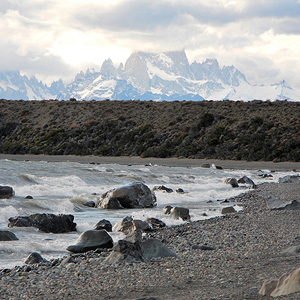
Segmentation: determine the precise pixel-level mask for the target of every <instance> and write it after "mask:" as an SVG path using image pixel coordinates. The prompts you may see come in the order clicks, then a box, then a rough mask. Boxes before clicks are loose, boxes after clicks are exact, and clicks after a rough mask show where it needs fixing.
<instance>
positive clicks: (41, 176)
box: [0, 160, 290, 268]
mask: <svg viewBox="0 0 300 300" xmlns="http://www.w3.org/2000/svg"><path fill="white" fill-rule="evenodd" d="M287 174H290V173H289V172H278V173H272V175H273V177H272V178H267V179H263V178H261V177H259V176H258V175H257V171H247V170H217V169H215V168H209V169H206V168H201V167H195V168H184V167H164V166H157V165H154V166H151V165H150V166H144V165H139V166H136V165H135V166H126V165H117V164H99V165H98V164H81V163H74V162H59V163H58V162H46V161H41V162H36V161H10V160H0V185H8V186H11V187H13V189H14V191H15V196H14V197H13V198H10V199H0V230H10V231H12V232H14V233H15V234H16V236H17V237H18V238H19V240H18V241H9V242H1V241H0V268H11V267H14V266H15V265H22V264H24V260H25V258H26V257H27V256H28V255H29V254H30V253H32V252H35V251H37V252H39V253H41V254H42V256H43V257H44V258H46V259H50V258H54V257H60V256H63V255H66V254H67V251H66V250H65V249H66V248H67V246H68V245H70V244H73V243H74V241H75V240H76V239H77V237H78V236H79V234H80V233H82V232H84V231H86V230H89V229H93V227H94V226H95V224H96V223H97V222H98V221H99V220H101V219H108V220H110V221H111V223H112V224H114V223H116V222H117V221H119V220H120V219H121V218H123V217H125V216H133V217H134V218H136V219H142V220H144V219H146V218H147V217H156V218H159V219H161V220H163V221H164V222H165V223H166V224H167V225H168V226H172V225H176V224H179V223H182V221H175V220H171V219H170V218H169V217H168V216H166V215H163V213H162V209H163V207H164V206H166V205H172V206H183V207H187V208H189V209H190V215H191V219H192V221H195V220H201V219H206V218H210V217H214V216H218V215H220V212H221V209H222V208H223V207H224V206H225V205H226V204H222V203H221V201H220V200H224V199H226V198H229V197H232V196H236V195H238V194H240V193H244V192H245V191H247V189H245V188H246V187H240V188H237V189H233V188H232V187H231V186H230V185H228V184H225V183H224V180H225V179H226V178H228V177H235V178H240V177H242V176H244V175H246V176H248V177H250V178H251V179H252V180H253V181H254V182H255V183H257V184H258V183H262V182H265V181H268V182H278V178H279V177H282V176H284V175H287ZM133 182H143V183H145V184H146V185H147V186H148V187H149V188H150V189H152V188H153V187H154V186H157V185H165V186H167V187H169V188H172V189H173V190H174V191H175V190H176V189H177V188H182V189H183V190H184V191H185V193H184V194H178V193H176V192H173V193H165V192H162V191H157V192H155V194H156V197H157V207H155V208H151V209H124V210H105V209H98V208H89V207H86V206H84V205H83V203H85V202H87V201H90V200H92V201H97V199H98V197H99V195H101V194H102V193H104V192H106V191H107V190H110V189H112V188H116V187H120V186H123V185H126V184H130V183H133ZM28 195H30V196H32V197H33V199H25V198H26V196H28ZM209 200H211V201H209ZM237 209H240V207H237ZM34 213H54V214H72V215H74V217H75V220H74V222H76V223H77V232H73V233H65V234H51V233H43V232H39V231H38V230H37V229H35V228H7V224H8V218H10V217H14V216H27V215H30V214H34ZM204 213H205V214H206V215H207V216H203V214H204ZM112 237H113V239H115V240H116V239H118V238H119V237H120V234H118V233H112Z"/></svg>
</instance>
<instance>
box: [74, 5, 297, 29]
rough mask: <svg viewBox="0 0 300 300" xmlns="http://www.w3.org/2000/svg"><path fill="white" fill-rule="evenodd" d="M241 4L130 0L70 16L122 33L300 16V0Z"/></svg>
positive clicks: (78, 21)
mask: <svg viewBox="0 0 300 300" xmlns="http://www.w3.org/2000/svg"><path fill="white" fill-rule="evenodd" d="M241 5H242V4H241V3H238V2H237V4H236V5H230V6H227V7H226V6H223V5H221V4H219V5H212V4H211V3H210V2H209V1H207V2H205V3H201V2H197V1H194V2H193V3H191V1H190V2H185V1H177V2H170V1H158V0H153V1H146V2H145V1H139V0H126V1H122V2H120V3H119V4H117V5H114V6H110V7H107V8H103V6H101V5H92V6H91V5H89V6H82V7H80V8H79V9H77V8H75V9H74V12H73V14H72V15H71V16H70V17H71V19H72V21H73V22H72V23H73V24H74V25H75V24H76V25H75V26H77V28H80V26H84V27H83V28H86V27H88V28H101V29H106V30H110V31H120V32H122V31H128V30H133V31H134V30H135V31H137V32H142V31H154V30H155V29H156V28H160V27H165V26H170V25H178V26H179V25H181V24H182V26H184V25H185V24H184V20H191V19H193V20H194V22H195V24H196V23H200V24H209V25H212V26H221V25H222V24H228V23H232V22H238V21H239V22H241V21H245V20H251V19H253V18H254V19H255V18H285V17H289V18H298V17H300V3H299V2H297V1H296V0H286V1H279V0H265V1H247V3H246V5H245V6H244V7H242V6H241ZM295 23H296V22H295ZM271 25H272V24H270V25H269V26H271ZM253 27H255V24H253ZM297 28H299V26H298V27H297V24H294V26H293V23H292V24H291V25H290V26H289V28H288V29H287V30H288V31H289V32H291V31H295V32H297Z"/></svg>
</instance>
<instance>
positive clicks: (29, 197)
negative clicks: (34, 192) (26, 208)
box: [25, 195, 33, 199]
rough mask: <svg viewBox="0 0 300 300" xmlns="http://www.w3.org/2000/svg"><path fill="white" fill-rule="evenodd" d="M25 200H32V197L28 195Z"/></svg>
mask: <svg viewBox="0 0 300 300" xmlns="http://www.w3.org/2000/svg"><path fill="white" fill-rule="evenodd" d="M25 199H33V197H32V196H30V195H28V196H26V197H25Z"/></svg>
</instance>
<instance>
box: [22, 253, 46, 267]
mask: <svg viewBox="0 0 300 300" xmlns="http://www.w3.org/2000/svg"><path fill="white" fill-rule="evenodd" d="M41 262H48V261H47V260H46V259H45V258H43V257H42V256H41V254H39V253H38V252H33V253H31V254H30V255H29V256H28V257H27V258H26V260H25V264H26V265H33V264H39V263H41Z"/></svg>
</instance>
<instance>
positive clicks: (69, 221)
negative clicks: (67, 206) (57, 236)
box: [8, 214, 76, 233]
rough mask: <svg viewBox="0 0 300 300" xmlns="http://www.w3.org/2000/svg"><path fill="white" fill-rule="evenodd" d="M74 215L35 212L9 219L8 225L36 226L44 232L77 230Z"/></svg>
mask: <svg viewBox="0 0 300 300" xmlns="http://www.w3.org/2000/svg"><path fill="white" fill-rule="evenodd" d="M73 220H74V216H73V215H63V214H60V215H54V214H34V215H30V216H26V217H24V216H18V217H12V218H9V219H8V227H35V228H38V229H39V230H40V231H43V232H52V233H65V232H70V231H76V223H74V222H73Z"/></svg>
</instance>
